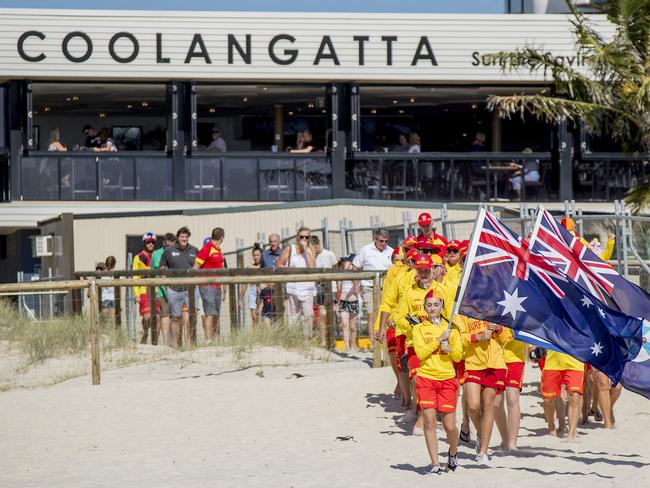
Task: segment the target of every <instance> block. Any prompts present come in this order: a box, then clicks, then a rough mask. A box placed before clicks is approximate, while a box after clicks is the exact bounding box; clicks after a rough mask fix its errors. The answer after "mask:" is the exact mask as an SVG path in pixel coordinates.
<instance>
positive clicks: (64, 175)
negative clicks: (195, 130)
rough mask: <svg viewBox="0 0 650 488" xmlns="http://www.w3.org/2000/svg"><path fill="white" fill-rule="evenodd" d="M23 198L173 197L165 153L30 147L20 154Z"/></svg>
mask: <svg viewBox="0 0 650 488" xmlns="http://www.w3.org/2000/svg"><path fill="white" fill-rule="evenodd" d="M20 176H21V189H22V192H21V193H22V198H23V199H24V200H171V199H172V195H173V182H172V160H171V159H169V158H168V157H167V156H166V155H165V154H162V153H144V152H138V153H137V154H136V153H127V152H123V153H89V152H79V153H71V152H70V153H54V152H46V153H32V154H30V156H28V157H24V158H22V165H21V174H20Z"/></svg>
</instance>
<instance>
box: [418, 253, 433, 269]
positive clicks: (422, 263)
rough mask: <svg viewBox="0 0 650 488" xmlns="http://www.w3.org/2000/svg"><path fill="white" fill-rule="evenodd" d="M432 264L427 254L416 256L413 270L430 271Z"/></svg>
mask: <svg viewBox="0 0 650 488" xmlns="http://www.w3.org/2000/svg"><path fill="white" fill-rule="evenodd" d="M431 268H433V262H432V261H431V256H429V255H428V254H418V256H417V257H416V258H415V269H431Z"/></svg>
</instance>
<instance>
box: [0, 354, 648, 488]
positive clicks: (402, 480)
mask: <svg viewBox="0 0 650 488" xmlns="http://www.w3.org/2000/svg"><path fill="white" fill-rule="evenodd" d="M366 361H367V356H359V357H358V358H345V357H341V356H338V355H329V354H324V353H322V352H315V353H314V354H312V355H311V357H309V358H305V357H304V355H302V354H298V353H293V352H287V351H283V350H280V349H275V348H264V349H261V350H259V351H257V352H256V353H254V354H251V355H247V356H244V357H233V355H232V352H231V351H228V350H224V349H215V348H205V349H201V350H198V351H193V352H188V353H182V354H173V355H171V356H169V357H163V358H160V359H158V360H157V361H155V362H152V363H146V364H138V365H135V366H129V367H125V368H122V369H117V370H112V371H104V372H103V375H102V385H101V386H95V387H93V386H91V384H90V378H89V377H88V376H83V377H79V378H75V379H71V380H67V381H64V382H62V383H59V384H56V385H54V386H49V387H39V388H31V389H24V388H21V389H12V390H9V391H5V392H3V393H0V419H1V420H0V452H2V456H0V486H1V487H4V488H9V487H50V488H56V487H65V488H70V487H86V486H88V487H91V486H92V487H140V488H144V487H156V488H159V487H204V486H205V487H208V486H209V487H249V486H250V487H260V486H266V487H276V486H277V487H290V486H293V487H312V486H314V487H324V486H328V487H330V486H331V487H344V486H345V487H359V486H373V487H383V486H408V487H409V488H411V487H419V486H431V485H432V484H434V483H437V484H440V483H442V484H443V485H444V486H454V487H465V486H476V485H478V483H481V484H484V485H485V486H499V487H508V486H515V485H518V486H553V484H554V483H557V482H560V483H562V484H561V485H558V486H571V487H590V488H593V487H599V486H622V485H624V484H625V485H628V486H630V487H631V486H634V487H635V488H640V487H645V486H650V468H649V466H650V443H649V442H648V439H647V437H646V435H645V428H646V427H647V426H648V423H649V421H650V401H648V400H645V399H643V398H641V397H638V396H636V395H634V394H632V393H629V392H624V393H623V396H622V398H621V400H620V402H619V404H618V409H617V410H618V414H617V420H618V424H617V429H616V430H614V431H606V430H604V429H603V428H602V427H598V426H596V424H591V425H589V426H587V427H581V428H579V436H578V439H577V440H576V441H573V442H567V441H565V440H563V439H555V438H550V437H548V436H544V435H543V433H544V430H545V429H544V420H543V414H542V409H541V399H540V397H539V395H538V393H537V391H538V385H539V370H538V369H537V368H532V367H529V368H528V370H527V372H526V380H527V385H526V386H525V389H524V396H523V397H522V410H523V419H522V429H521V432H520V436H521V437H520V446H521V451H520V452H519V453H518V454H517V455H516V456H514V455H500V453H499V451H498V450H497V449H496V446H498V444H499V442H500V439H499V435H498V433H497V432H496V429H495V433H494V435H493V438H492V445H493V447H494V448H495V452H494V456H493V458H492V461H493V462H492V466H491V467H490V468H479V467H477V466H476V465H475V463H474V461H473V455H472V453H473V448H472V447H470V446H462V447H461V448H460V453H459V461H460V463H461V466H460V468H459V469H458V470H457V471H456V472H455V473H450V474H445V475H443V476H440V477H431V476H426V475H424V472H425V468H426V466H427V465H428V463H429V461H428V456H427V453H426V449H425V445H424V439H423V438H422V437H413V436H410V435H406V431H405V429H407V428H408V427H409V426H404V425H402V424H401V423H400V421H399V419H400V417H401V414H402V412H401V409H400V408H399V404H398V402H397V401H395V400H394V399H393V398H392V395H391V392H392V389H393V386H394V385H393V376H392V372H391V371H390V370H389V369H388V368H381V369H370V368H369V367H368V365H367V362H366ZM294 373H298V374H300V375H304V376H303V377H297V376H296V375H294ZM349 436H351V437H349ZM337 437H342V438H343V439H348V437H349V439H348V440H341V439H337ZM446 451H447V444H446V443H444V442H441V444H440V452H441V453H443V452H446ZM443 459H444V457H443Z"/></svg>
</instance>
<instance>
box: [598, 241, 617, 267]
mask: <svg viewBox="0 0 650 488" xmlns="http://www.w3.org/2000/svg"><path fill="white" fill-rule="evenodd" d="M615 242H616V241H614V239H607V247H606V248H605V250H604V251H603V253H602V254H601V255H600V259H602V260H603V261H605V262H607V261H609V260H610V259H611V258H612V254H614V244H615Z"/></svg>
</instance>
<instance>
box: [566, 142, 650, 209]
mask: <svg viewBox="0 0 650 488" xmlns="http://www.w3.org/2000/svg"><path fill="white" fill-rule="evenodd" d="M573 166H574V168H573V170H574V176H573V195H574V198H575V199H576V200H605V201H611V200H617V199H621V198H623V197H624V196H625V194H626V193H627V190H628V189H629V188H631V187H633V186H636V185H637V184H638V183H639V182H640V181H641V180H642V179H643V177H644V176H647V175H650V154H621V153H586V154H582V155H580V156H578V157H576V158H575V161H574V165H573Z"/></svg>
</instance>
